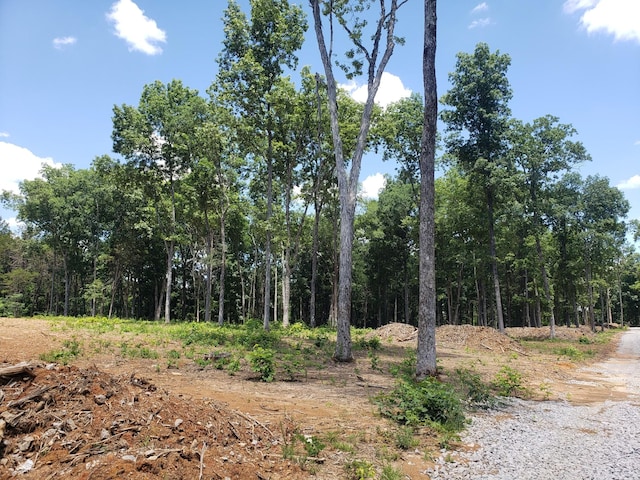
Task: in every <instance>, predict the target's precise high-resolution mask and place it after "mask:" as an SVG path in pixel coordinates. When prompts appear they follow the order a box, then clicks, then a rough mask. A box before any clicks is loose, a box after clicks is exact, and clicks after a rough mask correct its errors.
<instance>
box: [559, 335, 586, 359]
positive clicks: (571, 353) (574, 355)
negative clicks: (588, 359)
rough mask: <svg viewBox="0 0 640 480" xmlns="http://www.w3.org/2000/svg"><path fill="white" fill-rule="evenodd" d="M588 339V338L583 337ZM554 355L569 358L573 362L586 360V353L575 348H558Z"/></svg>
mask: <svg viewBox="0 0 640 480" xmlns="http://www.w3.org/2000/svg"><path fill="white" fill-rule="evenodd" d="M581 338H586V337H581ZM553 353H555V354H556V355H563V356H565V357H569V358H570V359H571V360H582V359H583V358H584V353H583V352H582V351H580V350H578V349H577V348H576V347H574V346H571V345H570V346H567V347H560V348H556V349H555V350H554V351H553Z"/></svg>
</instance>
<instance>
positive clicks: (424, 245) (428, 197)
mask: <svg viewBox="0 0 640 480" xmlns="http://www.w3.org/2000/svg"><path fill="white" fill-rule="evenodd" d="M436 23H437V16H436V0H425V2H424V50H423V58H422V62H423V63H422V72H423V82H424V104H425V108H424V124H423V128H422V139H421V142H420V145H421V148H420V227H419V234H420V266H419V269H420V279H419V283H420V291H419V306H418V349H417V352H416V355H417V361H416V378H417V379H419V380H421V379H423V378H425V377H427V376H435V375H436V373H437V365H436V269H435V265H436V260H435V184H434V182H435V180H434V170H435V149H436V130H437V125H436V122H437V117H438V94H437V86H436V67H435V59H436Z"/></svg>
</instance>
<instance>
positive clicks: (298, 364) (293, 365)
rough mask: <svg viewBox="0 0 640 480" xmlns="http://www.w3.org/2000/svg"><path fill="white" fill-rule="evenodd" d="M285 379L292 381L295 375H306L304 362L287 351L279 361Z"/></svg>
mask: <svg viewBox="0 0 640 480" xmlns="http://www.w3.org/2000/svg"><path fill="white" fill-rule="evenodd" d="M280 367H281V368H282V370H283V372H284V374H285V376H286V378H285V379H286V380H288V381H290V382H293V381H295V380H296V377H297V376H306V375H307V370H306V368H304V364H303V363H302V361H301V360H300V358H298V356H296V355H295V354H291V353H288V354H286V355H284V356H283V357H282V361H281V362H280Z"/></svg>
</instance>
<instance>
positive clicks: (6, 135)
mask: <svg viewBox="0 0 640 480" xmlns="http://www.w3.org/2000/svg"><path fill="white" fill-rule="evenodd" d="M0 138H9V133H7V132H0Z"/></svg>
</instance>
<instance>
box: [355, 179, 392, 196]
mask: <svg viewBox="0 0 640 480" xmlns="http://www.w3.org/2000/svg"><path fill="white" fill-rule="evenodd" d="M385 183H386V180H385V178H384V175H382V174H381V173H375V174H373V175H369V176H368V177H367V178H365V179H364V180H363V181H362V188H361V189H360V194H361V195H362V196H363V197H364V198H372V199H376V198H378V195H380V192H381V191H382V189H383V188H384V185H385Z"/></svg>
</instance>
